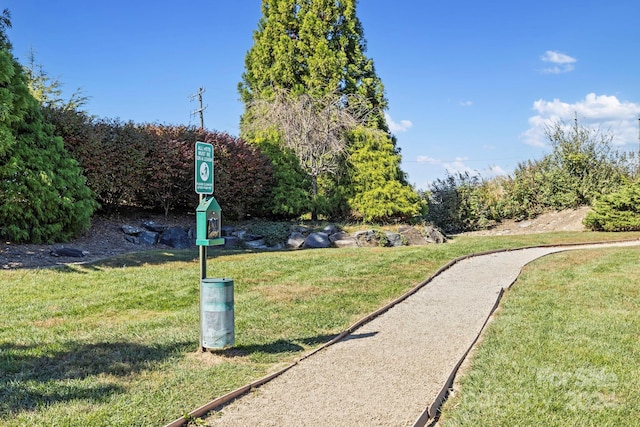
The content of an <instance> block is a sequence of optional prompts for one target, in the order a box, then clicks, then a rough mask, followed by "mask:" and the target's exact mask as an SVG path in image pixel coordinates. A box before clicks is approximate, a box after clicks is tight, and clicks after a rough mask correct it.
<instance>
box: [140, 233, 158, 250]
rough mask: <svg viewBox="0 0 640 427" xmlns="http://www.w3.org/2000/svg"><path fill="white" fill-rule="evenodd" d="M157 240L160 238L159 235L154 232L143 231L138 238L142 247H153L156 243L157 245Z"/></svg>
mask: <svg viewBox="0 0 640 427" xmlns="http://www.w3.org/2000/svg"><path fill="white" fill-rule="evenodd" d="M159 238H160V233H156V232H155V231H149V230H144V231H143V232H142V233H140V235H139V236H138V241H139V243H142V244H143V245H149V246H153V245H155V244H156V243H158V239H159Z"/></svg>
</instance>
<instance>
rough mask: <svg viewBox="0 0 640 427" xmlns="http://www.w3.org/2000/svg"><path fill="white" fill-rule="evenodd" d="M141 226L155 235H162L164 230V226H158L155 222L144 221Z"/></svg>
mask: <svg viewBox="0 0 640 427" xmlns="http://www.w3.org/2000/svg"><path fill="white" fill-rule="evenodd" d="M142 226H143V227H144V228H146V229H147V230H149V231H154V232H156V233H162V232H163V231H164V230H165V228H166V227H165V226H164V225H162V224H158V223H157V222H155V221H144V222H143V223H142Z"/></svg>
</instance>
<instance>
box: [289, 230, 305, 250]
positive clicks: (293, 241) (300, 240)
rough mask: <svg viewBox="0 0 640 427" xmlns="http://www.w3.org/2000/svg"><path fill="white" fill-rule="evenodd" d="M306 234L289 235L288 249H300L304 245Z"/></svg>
mask: <svg viewBox="0 0 640 427" xmlns="http://www.w3.org/2000/svg"><path fill="white" fill-rule="evenodd" d="M304 241H305V237H304V234H302V233H300V232H298V231H294V232H293V233H291V234H290V235H289V238H288V239H287V247H288V248H291V249H300V248H301V247H302V246H303V245H304Z"/></svg>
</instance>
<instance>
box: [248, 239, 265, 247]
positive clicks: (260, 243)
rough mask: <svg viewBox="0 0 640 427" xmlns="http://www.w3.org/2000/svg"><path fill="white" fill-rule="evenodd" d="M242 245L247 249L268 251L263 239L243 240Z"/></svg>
mask: <svg viewBox="0 0 640 427" xmlns="http://www.w3.org/2000/svg"><path fill="white" fill-rule="evenodd" d="M244 244H245V246H246V247H248V248H249V249H268V248H267V245H266V243H265V241H264V239H257V240H245V241H244Z"/></svg>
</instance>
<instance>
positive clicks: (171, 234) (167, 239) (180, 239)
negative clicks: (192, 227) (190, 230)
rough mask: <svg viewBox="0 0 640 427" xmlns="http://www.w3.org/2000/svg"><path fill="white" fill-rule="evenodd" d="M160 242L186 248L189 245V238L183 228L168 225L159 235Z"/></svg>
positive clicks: (177, 247)
mask: <svg viewBox="0 0 640 427" xmlns="http://www.w3.org/2000/svg"><path fill="white" fill-rule="evenodd" d="M159 242H160V243H162V244H163V245H167V246H169V247H172V248H175V249H187V248H190V247H191V240H190V239H189V236H188V235H187V232H186V231H185V230H184V228H181V227H169V228H167V229H166V230H165V231H164V233H162V235H161V236H160V240H159Z"/></svg>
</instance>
